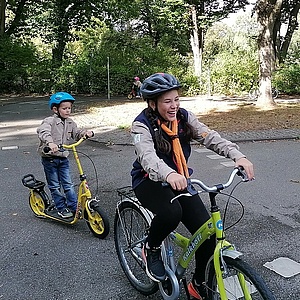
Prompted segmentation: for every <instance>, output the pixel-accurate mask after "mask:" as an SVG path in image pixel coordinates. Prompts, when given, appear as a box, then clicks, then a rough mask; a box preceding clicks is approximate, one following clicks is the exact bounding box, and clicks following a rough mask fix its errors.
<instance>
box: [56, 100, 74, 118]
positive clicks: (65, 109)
mask: <svg viewBox="0 0 300 300" xmlns="http://www.w3.org/2000/svg"><path fill="white" fill-rule="evenodd" d="M53 110H54V112H55V113H57V114H58V115H59V116H60V117H62V118H63V119H67V118H68V117H70V115H71V110H72V102H71V101H64V102H62V103H60V105H59V107H58V108H57V107H55V106H54V107H53Z"/></svg>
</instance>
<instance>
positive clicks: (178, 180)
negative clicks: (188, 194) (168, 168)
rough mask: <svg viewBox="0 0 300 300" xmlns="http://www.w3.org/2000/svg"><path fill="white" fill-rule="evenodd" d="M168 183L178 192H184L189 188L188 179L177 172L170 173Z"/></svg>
mask: <svg viewBox="0 0 300 300" xmlns="http://www.w3.org/2000/svg"><path fill="white" fill-rule="evenodd" d="M166 181H167V182H168V183H169V184H170V186H171V187H172V189H173V190H176V191H182V190H184V189H185V188H186V187H187V182H186V178H185V177H184V176H183V175H181V174H178V173H176V172H172V173H170V174H169V175H168V176H167V179H166Z"/></svg>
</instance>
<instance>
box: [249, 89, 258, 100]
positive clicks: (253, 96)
mask: <svg viewBox="0 0 300 300" xmlns="http://www.w3.org/2000/svg"><path fill="white" fill-rule="evenodd" d="M248 97H249V98H250V99H251V100H256V99H257V98H258V89H257V88H251V89H250V91H249V92H248Z"/></svg>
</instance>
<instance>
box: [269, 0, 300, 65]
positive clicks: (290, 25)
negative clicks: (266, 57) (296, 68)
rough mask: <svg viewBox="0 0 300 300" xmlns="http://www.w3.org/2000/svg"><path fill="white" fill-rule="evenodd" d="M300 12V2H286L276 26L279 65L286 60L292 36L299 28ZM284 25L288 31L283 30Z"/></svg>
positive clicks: (276, 47) (289, 0)
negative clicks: (299, 15) (299, 17)
mask: <svg viewBox="0 0 300 300" xmlns="http://www.w3.org/2000/svg"><path fill="white" fill-rule="evenodd" d="M299 10H300V2H299V0H284V1H283V3H282V8H281V11H280V14H279V16H278V17H277V19H276V21H275V26H274V45H275V56H276V59H277V61H278V63H279V64H281V63H283V62H284V60H285V59H286V56H287V52H288V49H289V46H290V43H291V40H292V36H293V34H294V32H295V30H297V28H298V27H299V23H298V20H297V17H298V13H299ZM282 25H284V26H285V27H286V30H282V29H283V28H282V27H283V26H282Z"/></svg>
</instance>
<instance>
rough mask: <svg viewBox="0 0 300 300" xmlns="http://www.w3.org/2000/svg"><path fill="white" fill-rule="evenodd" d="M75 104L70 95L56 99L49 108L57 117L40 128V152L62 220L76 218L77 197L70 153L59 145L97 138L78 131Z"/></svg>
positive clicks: (44, 121) (46, 120) (54, 96)
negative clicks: (74, 114) (46, 148)
mask: <svg viewBox="0 0 300 300" xmlns="http://www.w3.org/2000/svg"><path fill="white" fill-rule="evenodd" d="M74 101H75V99H74V98H73V97H72V96H71V95H70V94H68V93H66V92H58V93H56V94H54V95H52V96H51V97H50V100H49V107H50V109H51V110H52V111H53V112H54V114H53V115H52V116H51V117H47V118H45V119H44V120H43V121H42V124H41V125H40V126H39V127H38V128H37V133H38V137H39V139H40V145H39V148H38V152H39V153H40V155H41V157H42V164H43V167H44V172H45V176H46V180H47V183H48V187H49V190H50V192H51V196H52V199H53V201H54V203H55V206H56V208H57V213H58V215H59V216H60V217H62V218H71V217H73V215H74V214H75V212H76V208H77V195H76V193H75V190H74V186H73V183H72V180H71V176H70V168H69V159H68V155H69V152H68V151H63V152H60V151H59V149H58V145H60V144H71V143H72V140H79V139H80V138H81V137H83V136H87V137H92V136H93V135H94V133H93V131H87V130H84V129H78V128H77V125H76V123H75V122H74V121H73V120H72V119H70V114H71V109H72V104H73V103H74ZM46 146H48V147H49V148H50V149H51V151H50V152H49V153H45V152H44V148H45V147H46ZM62 190H63V192H64V194H63V193H62Z"/></svg>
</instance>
